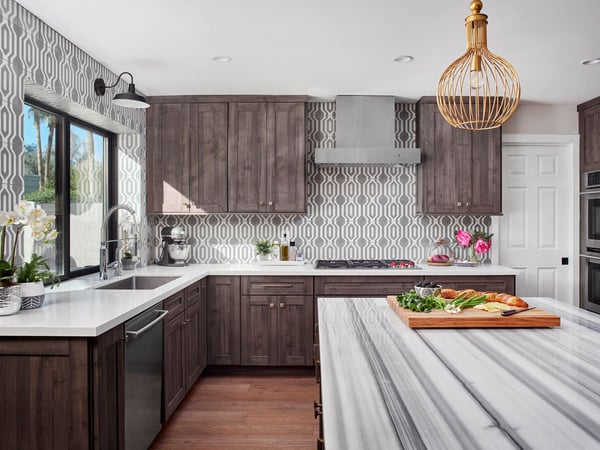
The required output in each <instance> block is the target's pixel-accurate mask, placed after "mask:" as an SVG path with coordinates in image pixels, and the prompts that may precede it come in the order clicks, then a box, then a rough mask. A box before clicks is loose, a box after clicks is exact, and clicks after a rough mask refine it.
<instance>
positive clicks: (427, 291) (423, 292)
mask: <svg viewBox="0 0 600 450" xmlns="http://www.w3.org/2000/svg"><path fill="white" fill-rule="evenodd" d="M415 292H416V293H417V294H419V295H420V296H421V297H429V296H430V295H434V296H438V295H440V293H441V292H442V287H441V286H440V287H435V288H432V287H420V286H415Z"/></svg>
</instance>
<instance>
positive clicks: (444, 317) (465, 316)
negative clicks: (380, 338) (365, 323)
mask: <svg viewBox="0 0 600 450" xmlns="http://www.w3.org/2000/svg"><path fill="white" fill-rule="evenodd" d="M387 302H388V304H389V305H390V306H391V307H392V309H393V310H394V312H395V313H396V314H398V315H399V316H400V318H401V319H402V320H403V321H404V322H405V323H406V324H407V325H408V326H409V327H411V328H544V327H559V326H560V316H557V315H555V314H550V313H549V312H547V311H544V310H543V309H539V308H535V309H531V310H529V311H523V312H521V313H519V314H513V315H512V316H501V315H500V313H499V312H497V313H489V312H487V311H482V310H480V309H473V308H467V309H465V310H463V311H462V312H461V313H459V314H450V313H447V312H446V311H442V310H439V309H436V310H433V311H431V312H429V313H423V312H414V311H411V310H409V309H405V308H402V307H401V306H400V305H398V302H397V301H396V296H395V295H388V297H387Z"/></svg>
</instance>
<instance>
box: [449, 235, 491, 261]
mask: <svg viewBox="0 0 600 450" xmlns="http://www.w3.org/2000/svg"><path fill="white" fill-rule="evenodd" d="M492 236H493V233H482V232H481V231H475V232H474V233H469V232H468V231H467V230H457V231H456V242H457V243H458V245H460V246H461V247H470V248H471V259H477V255H483V254H484V253H487V252H488V251H489V250H490V248H491V247H492Z"/></svg>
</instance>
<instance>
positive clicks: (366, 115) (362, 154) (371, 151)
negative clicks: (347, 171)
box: [315, 95, 421, 166]
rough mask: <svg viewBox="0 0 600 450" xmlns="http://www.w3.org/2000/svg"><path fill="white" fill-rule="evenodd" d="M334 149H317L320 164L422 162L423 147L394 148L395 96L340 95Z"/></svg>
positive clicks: (337, 101) (316, 159) (350, 164)
mask: <svg viewBox="0 0 600 450" xmlns="http://www.w3.org/2000/svg"><path fill="white" fill-rule="evenodd" d="M335 105H336V112H335V114H336V120H335V127H336V131H335V143H336V147H335V148H317V149H315V163H316V164H319V165H336V166H338V165H344V166H358V165H360V166H362V165H401V164H418V163H420V162H421V149H418V148H395V111H394V97H387V96H362V95H338V96H337V97H336V98H335Z"/></svg>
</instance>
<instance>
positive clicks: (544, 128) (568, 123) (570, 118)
mask: <svg viewBox="0 0 600 450" xmlns="http://www.w3.org/2000/svg"><path fill="white" fill-rule="evenodd" d="M577 122H578V116H577V105H529V104H521V105H519V107H518V108H517V111H516V112H515V115H514V116H513V117H512V118H511V119H510V120H509V121H508V122H507V123H506V125H504V126H503V127H502V133H503V134H536V135H540V134H579V127H578V123H577Z"/></svg>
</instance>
